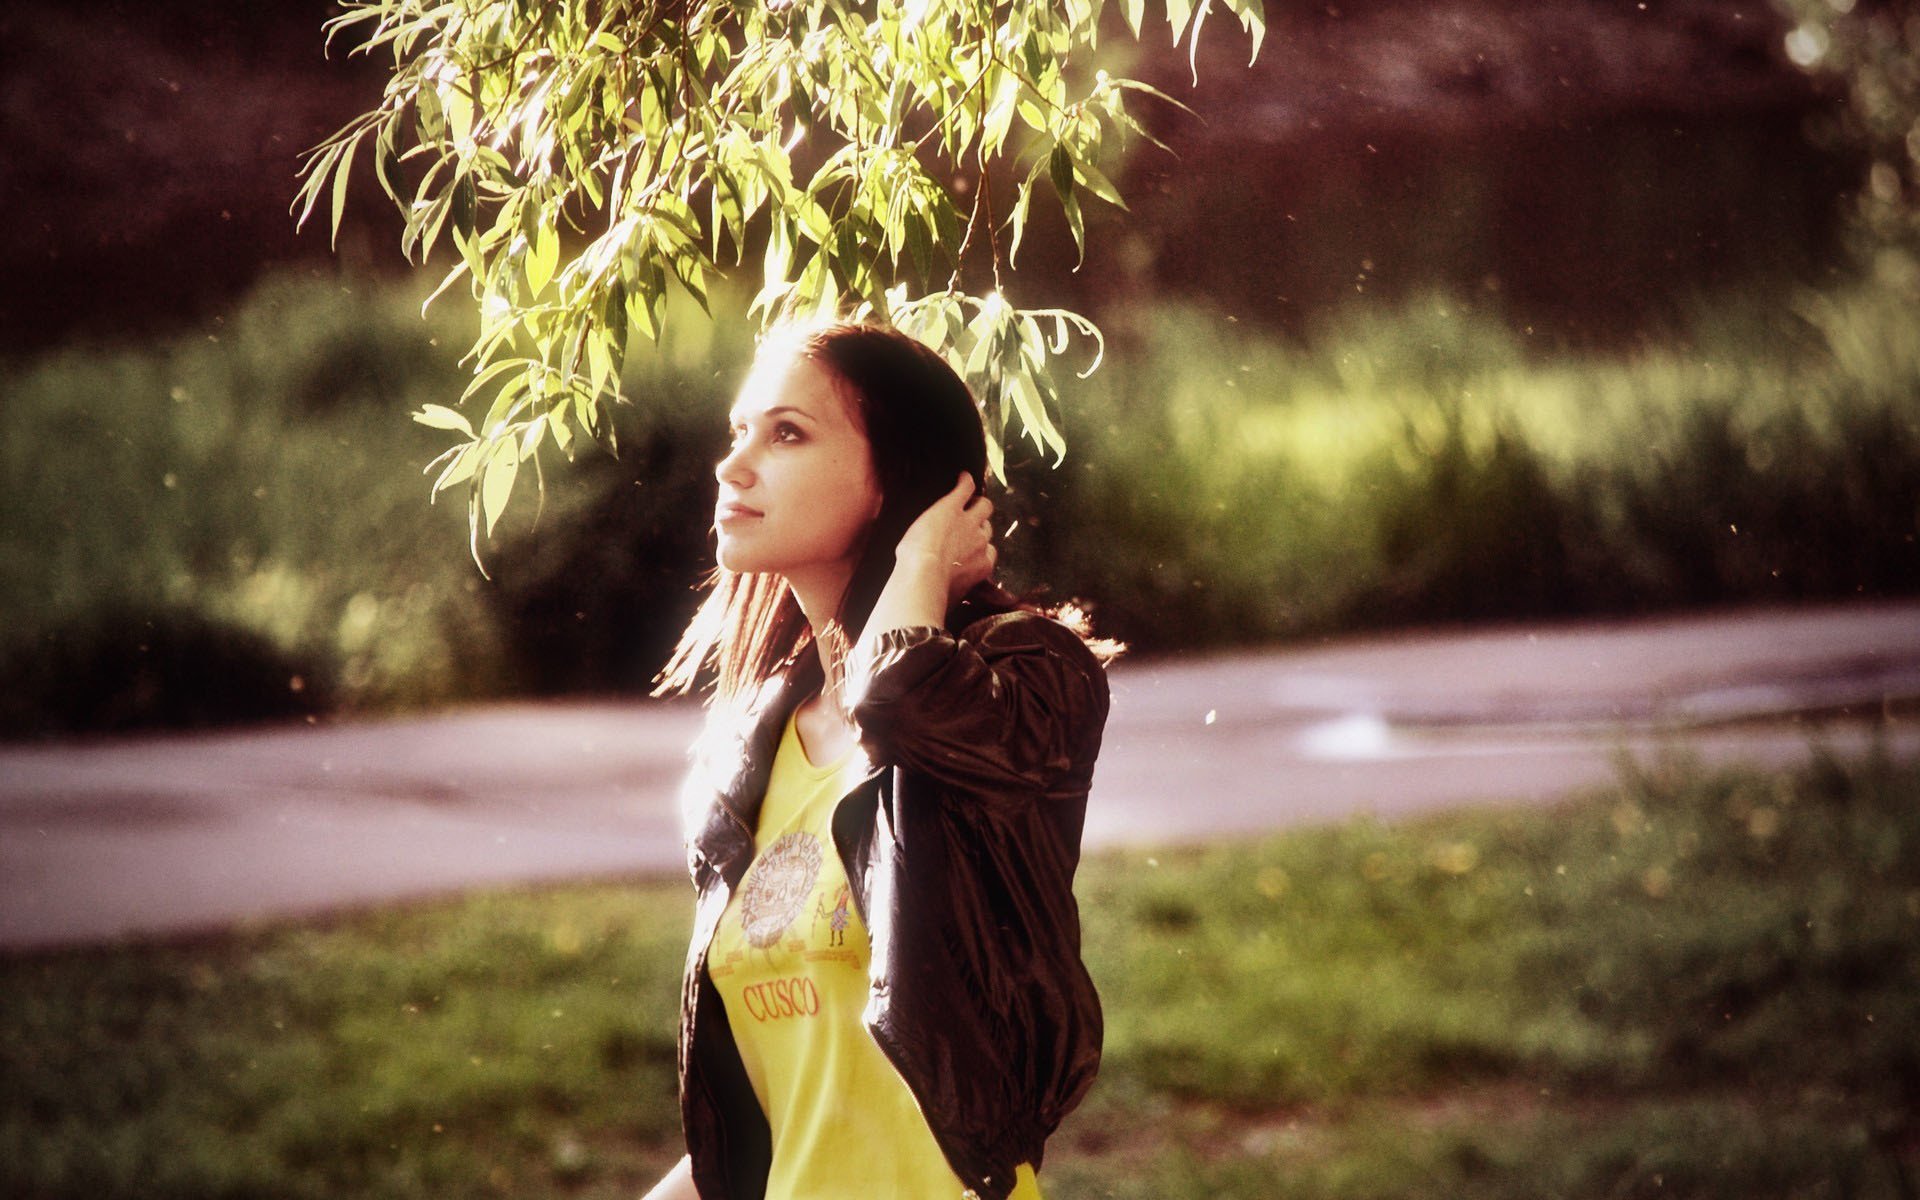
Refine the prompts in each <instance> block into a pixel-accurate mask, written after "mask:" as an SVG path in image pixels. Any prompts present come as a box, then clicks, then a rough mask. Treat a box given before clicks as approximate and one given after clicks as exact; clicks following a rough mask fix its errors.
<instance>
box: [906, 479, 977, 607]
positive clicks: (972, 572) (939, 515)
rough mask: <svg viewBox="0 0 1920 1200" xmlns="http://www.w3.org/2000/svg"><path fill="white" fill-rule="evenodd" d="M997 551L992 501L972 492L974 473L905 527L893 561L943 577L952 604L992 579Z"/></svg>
mask: <svg viewBox="0 0 1920 1200" xmlns="http://www.w3.org/2000/svg"><path fill="white" fill-rule="evenodd" d="M998 559H999V552H998V551H996V550H995V549H994V546H993V501H991V500H989V499H987V498H986V497H985V496H984V495H976V494H975V492H974V485H973V476H972V475H970V474H968V473H967V472H965V471H962V472H961V473H960V479H959V482H957V483H955V484H954V485H953V488H952V489H951V490H950V491H948V492H947V494H946V495H944V496H942V497H940V498H939V499H938V500H935V501H934V502H933V503H932V504H931V505H929V506H928V507H927V511H925V512H923V513H921V514H920V515H919V516H918V517H916V518H915V519H914V522H913V524H911V525H909V526H907V531H906V532H905V533H904V534H902V535H900V544H899V546H898V547H897V548H896V549H895V550H894V562H895V563H896V564H897V566H898V567H900V568H903V569H906V570H914V571H925V572H927V573H928V574H931V575H933V576H934V577H935V578H939V579H944V581H945V583H946V587H945V588H944V589H943V590H944V592H945V596H946V603H947V604H948V605H949V606H950V605H952V604H953V603H954V602H955V601H957V600H959V599H960V597H962V596H964V595H966V594H967V593H968V592H969V591H971V590H972V589H973V587H974V585H975V584H978V583H981V582H982V581H984V580H987V579H991V578H993V568H994V564H995V563H996V562H997V561H998Z"/></svg>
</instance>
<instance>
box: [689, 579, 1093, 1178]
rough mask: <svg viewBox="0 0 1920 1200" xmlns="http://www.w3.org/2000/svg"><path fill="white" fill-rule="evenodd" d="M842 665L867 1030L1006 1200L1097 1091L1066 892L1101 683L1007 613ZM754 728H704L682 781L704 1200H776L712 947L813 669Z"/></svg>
mask: <svg viewBox="0 0 1920 1200" xmlns="http://www.w3.org/2000/svg"><path fill="white" fill-rule="evenodd" d="M877 646H878V651H877V653H875V654H874V655H873V656H872V658H871V661H867V662H861V661H857V657H858V656H856V661H855V662H853V663H851V664H849V667H850V670H849V691H848V696H849V699H850V701H851V711H852V714H853V717H854V723H855V725H856V726H857V728H858V732H859V736H860V741H861V745H862V747H863V748H864V750H865V752H866V754H867V757H868V761H869V762H870V763H871V764H872V765H873V769H872V771H871V773H870V774H869V775H868V776H867V778H866V779H865V780H864V781H863V782H862V783H861V784H860V785H859V786H858V787H857V788H855V789H854V790H853V791H852V792H850V793H848V794H847V795H846V796H845V797H843V798H842V799H841V800H840V802H839V804H838V806H837V808H836V809H835V811H834V817H833V835H834V843H835V846H836V847H837V849H838V850H839V853H840V857H841V860H842V861H843V862H844V864H845V866H846V870H847V878H848V879H849V880H850V881H852V883H853V895H854V897H855V899H856V902H857V903H858V905H859V910H860V915H861V917H862V918H863V919H864V921H865V923H866V926H867V929H868V932H869V934H870V935H871V937H872V942H873V958H872V967H871V978H870V981H869V992H868V1004H867V1008H866V1012H865V1014H864V1016H865V1020H866V1025H867V1028H868V1030H869V1032H871V1033H872V1035H873V1037H874V1040H875V1041H876V1042H877V1043H878V1044H879V1046H880V1048H881V1050H882V1051H883V1052H884V1053H885V1054H886V1055H887V1057H888V1058H889V1059H890V1060H891V1061H892V1062H893V1064H894V1066H895V1068H896V1069H897V1070H898V1071H899V1073H900V1076H901V1078H902V1079H904V1080H905V1081H906V1084H907V1086H908V1087H909V1088H910V1089H911V1090H912V1092H913V1095H914V1097H915V1099H916V1100H917V1101H918V1102H919V1104H920V1110H921V1112H922V1113H924V1114H925V1116H926V1118H927V1123H928V1124H929V1125H930V1126H931V1127H932V1130H933V1135H934V1138H935V1140H936V1141H937V1142H938V1144H939V1145H940V1148H941V1149H942V1150H943V1151H944V1152H945V1154H946V1157H947V1161H948V1163H949V1164H950V1165H951V1166H952V1167H953V1169H954V1172H955V1173H956V1174H957V1175H958V1176H959V1177H960V1179H961V1180H962V1181H963V1182H964V1183H965V1184H966V1185H967V1187H969V1188H971V1189H972V1190H973V1192H975V1193H977V1194H978V1195H979V1196H981V1197H986V1198H989V1200H1004V1197H1005V1196H1006V1195H1007V1193H1008V1191H1009V1190H1010V1189H1011V1188H1012V1186H1013V1183H1014V1168H1015V1167H1016V1166H1017V1165H1018V1164H1020V1163H1022V1162H1026V1163H1031V1164H1033V1166H1034V1167H1036V1168H1038V1167H1039V1165H1040V1160H1041V1155H1042V1152H1043V1150H1044V1146H1045V1142H1046V1139H1047V1137H1048V1135H1049V1134H1051V1133H1052V1132H1053V1130H1054V1129H1055V1127H1057V1126H1058V1125H1059V1123H1060V1121H1061V1118H1063V1117H1064V1116H1066V1114H1067V1113H1068V1112H1069V1111H1071V1110H1072V1108H1073V1107H1074V1105H1075V1104H1077V1103H1078V1102H1079V1100H1080V1098H1081V1096H1082V1095H1084V1094H1085V1092H1086V1089H1087V1088H1088V1086H1089V1085H1090V1084H1091V1083H1092V1082H1093V1076H1094V1073H1095V1071H1096V1070H1097V1069H1098V1067H1099V1061H1100V1036H1101V1018H1100V1001H1099V997H1098V996H1097V995H1096V994H1095V992H1094V988H1093V982H1092V980H1091V979H1090V978H1089V977H1088V975H1087V972H1086V968H1085V967H1084V966H1083V965H1082V964H1081V961H1080V919H1079V910H1078V907H1077V906H1076V904H1075V902H1074V898H1073V875H1074V870H1075V868H1076V867H1077V866H1078V864H1079V859H1080V831H1081V825H1082V822H1083V820H1084V817H1085V813H1086V800H1087V789H1088V785H1089V784H1090V782H1091V780H1092V777H1093V763H1094V757H1095V755H1096V754H1097V753H1098V752H1099V748H1100V736H1101V732H1102V730H1103V728H1104V727H1105V724H1106V717H1107V702H1108V695H1107V681H1106V673H1105V671H1104V669H1103V668H1102V666H1101V664H1100V662H1099V660H1098V659H1097V658H1096V657H1095V656H1094V655H1093V653H1092V652H1091V651H1090V650H1089V649H1088V648H1087V646H1086V645H1085V644H1084V643H1083V642H1082V641H1081V639H1080V637H1079V636H1078V635H1077V634H1075V633H1074V632H1073V631H1071V630H1069V629H1067V628H1066V627H1065V626H1063V625H1061V624H1059V623H1058V622H1055V621H1053V620H1050V619H1049V618H1047V617H1045V616H1042V615H1040V614H1037V613H1031V612H1025V611H1014V612H1004V613H999V614H996V615H993V616H989V617H986V618H985V619H981V620H974V621H971V622H970V623H968V624H966V625H965V627H964V628H961V629H960V630H959V632H958V633H957V634H955V633H952V632H949V631H948V630H944V629H939V628H935V627H933V626H925V627H918V628H912V629H900V630H892V631H889V632H888V633H886V634H885V635H884V636H883V637H882V638H880V639H878V641H877ZM801 662H802V663H803V664H804V665H802V666H796V667H795V668H794V669H793V670H792V671H790V672H789V673H788V674H787V675H786V676H785V677H783V678H780V679H776V680H772V681H769V683H768V685H767V686H766V687H765V688H763V689H762V691H761V693H760V694H759V695H758V696H757V697H755V698H754V699H753V702H752V703H751V704H749V705H748V706H747V707H746V709H745V711H744V714H743V715H742V717H741V719H739V720H738V721H734V722H731V723H729V726H728V727H727V728H725V729H721V728H718V727H716V728H712V729H710V730H709V733H708V736H706V737H705V738H703V745H702V747H701V748H700V751H699V753H697V754H696V765H695V769H694V771H693V773H692V775H691V776H690V778H689V789H690V790H689V795H688V800H689V802H690V805H691V808H690V810H689V811H690V812H691V813H692V823H691V826H690V828H691V829H692V830H693V833H692V836H691V837H690V839H689V843H688V866H689V869H690V871H691V872H692V875H693V880H694V884H695V887H696V890H697V895H698V899H697V904H696V910H695V919H694V933H693V941H692V945H691V947H690V948H689V950H688V953H687V968H686V978H685V983H684V987H683V991H682V1001H681V1010H680V1103H681V1116H682V1120H683V1123H684V1126H685V1133H686V1140H687V1148H688V1153H689V1155H690V1157H691V1161H692V1166H693V1177H694V1181H695V1183H696V1184H697V1185H698V1187H699V1190H700V1194H701V1195H702V1196H703V1197H710V1198H718V1197H724V1198H726V1200H741V1198H747V1197H751V1198H755V1200H758V1198H759V1197H762V1196H763V1195H764V1194H765V1190H766V1179H767V1169H768V1163H769V1160H770V1157H771V1146H770V1135H769V1133H768V1126H767V1122H766V1118H765V1117H764V1115H763V1114H762V1113H761V1110H760V1107H759V1104H758V1102H757V1101H756V1100H755V1098H754V1094H753V1089H752V1087H751V1085H750V1084H749V1082H748V1080H747V1075H746V1071H745V1068H744V1067H743V1066H742V1065H741V1062H740V1056H739V1051H738V1050H737V1048H736V1047H735V1045H734V1041H733V1034H732V1032H731V1030H730V1029H729V1028H728V1025H727V1018H726V1013H725V1011H724V1009H723V1008H722V1006H721V1003H720V999H719V996H718V994H717V993H716V991H715V990H714V986H713V983H712V981H711V980H710V979H709V978H708V977H707V972H706V952H707V944H708V942H709V941H710V940H711V939H712V936H713V931H714V928H715V926H716V925H717V924H718V923H719V920H720V915H721V913H722V912H723V911H724V910H725V908H726V906H727V901H728V898H729V896H730V895H731V894H732V890H733V888H735V887H736V886H738V885H739V882H740V880H741V877H742V876H743V875H744V874H745V873H746V870H747V867H748V866H749V865H750V864H751V862H752V859H753V852H754V846H753V829H754V827H755V824H756V822H757V821H758V818H759V812H760V803H761V800H762V797H763V793H764V792H765V790H766V783H767V776H768V772H769V770H770V768H771V766H772V760H773V754H774V751H775V749H776V748H777V747H778V745H779V741H780V735H781V731H782V728H783V726H784V723H785V721H786V718H787V715H788V714H789V713H790V712H791V711H792V709H793V707H794V705H795V704H796V703H798V701H799V700H800V699H801V698H803V697H805V696H806V695H808V694H809V693H810V692H812V691H813V690H814V689H815V687H816V686H817V684H818V680H819V665H818V663H817V661H816V660H815V658H814V656H813V655H811V654H806V655H803V656H802V658H801ZM914 1200H918V1198H914Z"/></svg>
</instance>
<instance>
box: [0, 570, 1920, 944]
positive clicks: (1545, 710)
mask: <svg viewBox="0 0 1920 1200" xmlns="http://www.w3.org/2000/svg"><path fill="white" fill-rule="evenodd" d="M1113 684H1114V706H1113V717H1112V720H1111V722H1110V724H1109V726H1108V736H1107V750H1106V752H1105V753H1104V754H1103V756H1102V759H1101V764H1100V770H1099V775H1098V778H1097V780H1096V783H1095V789H1094V797H1093V803H1092V806H1091V808H1090V810H1089V816H1088V826H1087V838H1088V842H1089V845H1090V846H1091V847H1095V848H1104V847H1113V846H1120V845H1128V844H1154V843H1160V842H1165V841H1176V840H1187V839H1199V838H1209V837H1220V836H1232V835H1235V834H1238V833H1242V832H1248V831H1254V830H1267V829H1273V828H1278V827H1283V826H1286V825H1291V824H1297V823H1301V822H1311V821H1324V820H1333V819H1338V818H1341V817H1344V816H1347V815H1349V814H1353V813H1357V812H1373V813H1377V814H1380V815H1382V816H1387V817H1394V816H1402V815H1407V814H1412V813H1417V812H1422V811H1427V810H1431V809H1436V808H1443V807H1449V806H1456V805H1460V804H1465V803H1477V802H1489V803H1527V802H1535V803H1537V802H1543V801H1548V800H1552V799H1554V798H1557V797H1559V796H1562V795H1564V794H1565V793H1566V792H1567V791H1568V790H1569V789H1572V788H1578V787H1583V786H1589V785H1594V784H1600V783H1604V782H1605V781H1606V780H1608V779H1609V778H1610V777H1611V776H1612V774H1613V771H1614V763H1615V761H1616V756H1617V754H1618V753H1619V752H1620V751H1621V750H1622V749H1623V748H1625V749H1627V750H1630V751H1633V752H1636V753H1643V754H1644V753H1655V752H1658V751H1659V750H1660V749H1661V748H1662V747H1665V746H1673V745H1682V746H1685V747H1686V748H1687V749H1688V750H1689V751H1690V752H1694V753H1697V754H1699V755H1700V756H1701V757H1703V758H1706V759H1709V760H1713V761H1725V760H1733V759H1742V760H1753V761H1759V762H1764V763H1769V764H1776V765H1781V764H1786V763H1789V762H1792V761H1794V760H1797V759H1801V758H1804V757H1805V755H1806V753H1807V748H1808V745H1809V738H1810V736H1814V735H1815V734H1816V733H1817V734H1818V735H1819V736H1821V737H1824V738H1826V739H1827V740H1828V741H1829V742H1830V743H1831V744H1835V745H1838V746H1841V747H1852V746H1859V745H1863V744H1865V742H1866V741H1867V740H1868V739H1869V738H1870V737H1873V736H1883V737H1885V738H1886V739H1887V740H1888V741H1889V743H1890V744H1891V745H1892V746H1893V747H1894V748H1895V749H1896V750H1898V751H1900V752H1902V753H1920V713H1917V712H1916V709H1915V705H1914V704H1913V700H1914V698H1916V697H1920V605H1912V604H1908V605H1877V606H1853V607H1846V608H1826V609H1805V610H1791V611H1778V612H1747V613H1733V614H1721V615H1716V616H1707V617H1690V618H1683V619H1671V620H1658V621H1642V622H1632V623H1608V624H1590V625H1577V626H1557V627H1529V628H1514V629H1496V630H1488V631H1475V632H1470V633H1463V634H1446V633H1439V634H1434V633H1428V634H1409V635H1405V636H1396V637H1388V638H1377V639H1366V640H1350V641H1339V642H1328V643H1324V644H1320V645H1316V646H1307V647H1298V648H1294V649H1290V650H1285V651H1275V652H1266V653H1259V654H1234V655H1226V656H1221V657H1217V658H1205V659H1181V660H1171V661H1164V662H1150V661H1131V662H1123V663H1122V664H1120V665H1119V666H1118V667H1116V668H1115V671H1114V675H1113ZM698 717H699V713H698V709H697V708H695V707H694V706H692V705H688V704H685V703H678V704H656V703H646V702H618V703H611V702H610V703H565V704H539V705H532V704H527V705H503V706H496V707H487V708H480V709H471V710H465V711H457V712H450V713H446V714H442V715H437V716H429V717H420V718H410V719H405V720H389V721H366V722H339V723H332V724H322V725H319V726H312V727H310V726H305V725H301V726H295V727H290V728H277V729H265V730H250V731H245V732H229V733H219V734H208V735H196V736H169V737H157V738H142V739H130V740H122V741H114V742H107V743H91V744H84V745H75V746H65V747H0V947H13V948H31V947H48V946H57V945H63V944H79V943H90V942H99V941H104V940H110V939H113V938H116V937H121V936H127V935H141V936H144V935H149V934H183V933H192V932H196V931H201V930H207V929H218V928H225V927H227V926H230V925H232V924H234V923H236V922H240V921H247V920H255V919H274V918H278V917H282V916H292V915H302V914H309V913H315V912H321V911H326V910H330V909H334V908H337V907H340V906H342V905H351V904H361V903H370V902H376V901H384V900H392V899H397V898H403V897H413V896H421V895H429V894H435V893H443V892H448V891H452V890H456V889H460V888H465V887H471V886H476V885H492V884H506V883H512V882H521V881H532V880H546V879H559V878H582V877H596V876H598V877H613V876H627V875H633V874H644V873H660V872H677V871H679V870H680V869H681V863H682V858H681V850H680V831H679V821H678V816H677V814H676V812H675V810H674V803H675V802H674V791H675V785H676V783H677V781H678V779H679V776H680V772H681V766H682V763H683V761H684V758H683V751H684V747H685V746H686V744H687V742H688V741H689V740H690V739H691V737H692V735H693V732H694V729H695V726H696V725H697V723H698Z"/></svg>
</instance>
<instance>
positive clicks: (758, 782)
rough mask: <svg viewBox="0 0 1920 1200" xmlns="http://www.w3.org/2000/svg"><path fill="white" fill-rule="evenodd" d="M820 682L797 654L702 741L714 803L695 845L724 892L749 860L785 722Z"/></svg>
mask: <svg viewBox="0 0 1920 1200" xmlns="http://www.w3.org/2000/svg"><path fill="white" fill-rule="evenodd" d="M820 679H821V670H820V659H819V656H818V655H816V654H810V653H803V654H801V655H800V657H799V659H798V660H797V661H795V662H794V663H793V665H792V666H790V667H788V668H787V670H785V671H784V672H782V673H781V674H779V675H777V676H774V677H773V678H771V679H768V680H767V681H766V683H764V684H762V685H761V687H760V689H759V691H758V692H756V693H755V694H754V696H753V697H752V699H750V700H749V701H748V702H747V703H746V705H744V706H743V707H742V708H741V709H740V710H739V711H738V712H737V713H736V714H734V715H731V716H728V717H722V718H721V719H722V720H723V721H725V722H726V724H725V727H724V729H722V730H719V731H716V734H717V736H715V737H713V738H711V739H708V741H707V747H706V750H705V751H704V757H705V758H706V759H707V764H706V765H707V770H708V772H709V778H711V779H712V780H713V782H714V799H715V803H714V805H713V806H712V809H711V810H710V811H709V812H708V813H707V814H706V819H705V821H704V823H703V825H702V827H701V829H700V832H699V833H698V834H697V835H696V836H695V839H694V841H695V845H696V846H697V847H698V849H699V850H700V852H701V854H702V855H703V856H704V857H705V858H706V859H707V860H708V861H709V862H711V863H712V864H713V865H714V866H715V867H717V868H719V870H720V872H721V874H723V875H724V876H725V877H726V879H727V883H728V886H729V887H734V886H738V884H739V882H740V876H741V875H743V874H744V873H745V872H746V868H747V865H748V863H750V862H751V861H752V859H753V831H754V829H755V828H757V827H758V825H759V822H760V807H761V805H762V804H763V803H764V802H765V800H766V795H767V780H768V778H769V777H770V776H771V775H772V773H773V757H774V754H775V752H776V751H778V750H779V748H780V737H781V734H782V733H783V732H785V729H786V723H787V718H788V717H789V716H791V715H792V714H793V710H794V709H795V708H796V707H797V706H798V705H799V703H800V701H801V700H803V699H805V698H806V697H807V696H809V695H811V694H812V693H813V692H814V691H816V690H817V689H818V688H819V686H820Z"/></svg>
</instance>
